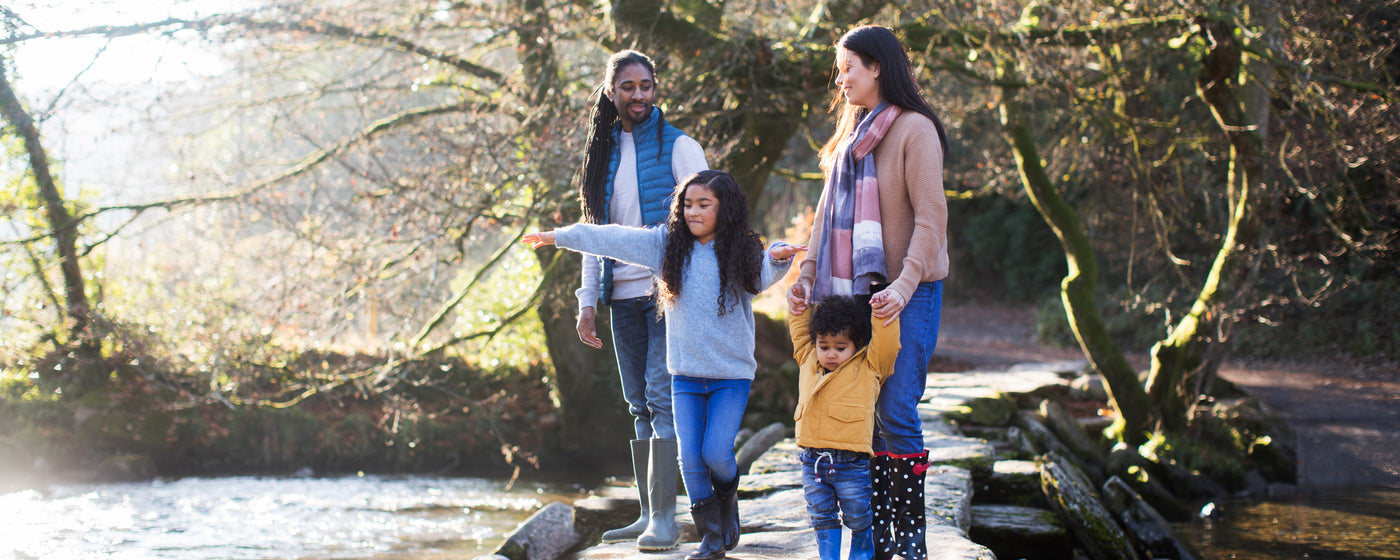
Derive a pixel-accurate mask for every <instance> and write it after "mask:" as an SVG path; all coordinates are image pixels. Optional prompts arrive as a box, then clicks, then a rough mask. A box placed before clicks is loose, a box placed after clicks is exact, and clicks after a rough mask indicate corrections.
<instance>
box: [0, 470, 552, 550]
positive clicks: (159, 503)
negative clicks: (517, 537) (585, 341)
mask: <svg viewBox="0 0 1400 560" xmlns="http://www.w3.org/2000/svg"><path fill="white" fill-rule="evenodd" d="M504 488H505V484H504V483H503V482H501V481H494V480H484V479H471V478H428V477H377V476H363V477H345V478H251V477H231V478H189V479H182V480H176V481H168V482H161V481H156V482H148V483H133V484H101V485H97V484H93V485H55V486H52V487H49V488H48V489H46V490H45V491H43V492H40V491H34V490H26V491H21V492H14V493H11V494H4V495H0V558H5V557H8V556H9V555H13V556H14V557H16V558H21V559H26V558H44V559H49V558H53V559H61V558H95V557H104V558H117V559H126V558H130V559H137V558H142V559H144V558H179V559H181V560H185V559H216V558H217V559H222V558H230V559H234V558H237V559H267V560H274V559H291V558H307V559H321V558H374V559H378V560H388V559H397V558H415V559H438V560H448V559H471V558H475V557H477V556H479V555H482V554H486V553H489V552H490V550H489V549H491V548H494V547H495V546H496V545H497V544H499V542H500V540H501V538H502V536H504V535H505V533H508V532H510V530H511V529H514V528H515V526H516V524H518V523H519V522H520V521H522V520H524V519H525V518H526V517H528V516H529V515H530V514H531V513H532V512H534V510H535V509H538V508H539V507H540V506H542V505H544V504H546V503H549V502H551V501H556V500H562V501H571V500H572V498H574V497H575V495H573V494H576V492H572V493H571V491H569V490H567V489H564V490H563V491H562V492H560V491H559V490H558V489H555V488H550V487H546V486H543V485H530V484H524V483H517V484H516V486H515V488H514V489H513V490H511V491H506V490H505V489H504Z"/></svg>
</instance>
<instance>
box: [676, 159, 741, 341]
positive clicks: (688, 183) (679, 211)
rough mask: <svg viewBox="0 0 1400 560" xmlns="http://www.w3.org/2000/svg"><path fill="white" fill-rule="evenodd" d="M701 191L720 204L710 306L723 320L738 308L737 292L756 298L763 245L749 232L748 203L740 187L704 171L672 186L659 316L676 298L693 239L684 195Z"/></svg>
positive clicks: (725, 176) (722, 174)
mask: <svg viewBox="0 0 1400 560" xmlns="http://www.w3.org/2000/svg"><path fill="white" fill-rule="evenodd" d="M693 186H700V187H704V188H706V189H709V190H710V192H711V193H713V194H714V195H715V198H716V199H718V200H719V209H718V211H717V213H716V220H715V239H714V244H715V260H716V261H717V262H718V263H719V297H718V298H716V300H715V304H716V305H717V306H718V307H719V314H720V315H724V314H725V313H726V312H728V311H729V310H730V308H731V307H733V306H734V305H735V304H737V303H739V301H740V300H739V290H743V291H745V292H748V293H750V294H754V295H758V292H759V277H760V276H761V275H762V273H763V260H762V259H763V258H764V255H763V253H764V251H763V240H762V239H760V238H759V236H758V232H756V231H754V230H753V229H752V228H750V227H749V201H748V199H746V198H745V197H744V190H743V189H741V188H739V182H738V181H736V180H734V177H733V176H731V175H730V174H728V173H725V172H723V171H715V170H706V171H701V172H699V173H695V174H693V175H691V176H689V177H686V178H685V179H684V180H682V181H681V182H680V184H679V185H677V186H676V192H675V194H674V195H673V196H672V200H671V214H670V215H669V216H667V218H666V227H667V228H668V232H667V234H666V256H665V257H664V258H663V259H662V261H661V282H659V288H660V289H659V290H658V292H659V293H660V301H661V303H662V304H663V305H661V306H658V308H657V309H658V311H659V310H660V309H662V308H665V307H670V306H671V304H672V303H674V302H675V301H676V298H678V297H680V295H681V289H682V286H681V276H682V273H683V272H684V271H685V267H686V265H689V264H690V253H691V250H692V249H694V248H695V239H696V238H695V234H693V233H690V227H689V226H688V225H686V222H685V193H686V190H687V189H689V188H691V187H693Z"/></svg>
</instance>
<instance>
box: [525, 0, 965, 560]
mask: <svg viewBox="0 0 1400 560" xmlns="http://www.w3.org/2000/svg"><path fill="white" fill-rule="evenodd" d="M835 61H836V70H837V75H836V85H837V86H838V88H839V92H838V93H837V96H836V97H835V98H834V99H833V101H832V108H833V109H834V110H837V111H838V113H839V117H838V119H837V122H836V129H835V132H834V133H833V134H832V136H831V138H830V140H828V141H827V143H826V145H825V146H823V147H822V149H821V151H820V153H819V155H820V162H821V169H822V171H823V174H824V176H825V179H826V180H825V186H824V189H823V191H822V195H821V201H820V202H819V203H818V211H817V215H816V218H815V222H814V224H813V228H812V235H811V238H810V239H809V240H807V242H806V243H787V242H783V241H777V242H774V243H772V244H770V245H768V246H767V247H765V246H764V244H763V241H762V240H761V239H760V237H759V234H758V233H757V232H755V231H754V230H753V228H752V226H751V224H750V220H749V207H748V202H747V200H746V199H745V195H744V191H743V189H742V188H741V187H740V185H739V184H738V182H737V181H735V179H734V177H732V176H731V175H729V174H728V173H725V172H723V171H715V170H710V169H709V168H708V165H707V163H706V161H705V153H704V150H703V149H702V148H701V147H700V145H699V144H698V143H697V142H696V141H695V140H693V139H691V138H690V137H689V136H687V135H686V134H685V133H683V132H681V131H680V130H678V129H676V128H675V127H674V126H672V125H671V124H670V123H668V122H667V121H666V118H665V115H663V114H662V111H661V109H660V108H658V107H656V106H655V102H656V92H657V78H656V70H655V68H654V67H653V65H652V62H651V60H650V59H649V58H648V57H647V56H646V55H643V54H641V53H639V52H636V51H623V52H619V53H617V54H615V55H613V56H612V57H611V58H610V59H609V60H608V66H607V73H606V76H605V78H604V82H603V84H602V86H601V87H600V92H599V95H598V96H597V98H598V100H597V104H596V105H595V106H594V107H593V109H592V112H591V122H590V126H589V132H588V147H587V152H586V154H585V155H584V160H583V168H582V171H581V173H580V174H579V176H580V177H581V180H580V185H579V189H580V193H581V198H582V204H583V216H584V220H585V223H580V224H574V225H570V226H567V227H563V228H560V229H557V230H554V231H549V232H537V233H531V234H527V235H526V236H525V238H524V241H525V242H526V243H529V244H530V245H532V246H534V247H541V246H544V245H557V246H559V247H562V248H565V249H569V250H572V251H577V252H579V253H583V254H584V255H585V257H584V259H583V263H584V266H583V280H582V285H581V287H580V288H579V289H578V291H577V295H578V300H579V311H578V335H579V338H580V339H581V340H582V341H583V342H584V343H586V344H589V345H591V346H593V347H595V348H602V340H601V339H600V338H599V337H598V332H597V328H596V318H597V309H598V306H599V305H600V304H601V305H605V306H606V307H607V308H608V311H609V313H610V324H611V326H612V338H613V341H614V346H615V348H616V353H617V363H618V371H619V373H620V375H621V378H622V390H623V395H624V397H625V399H626V401H627V404H628V407H629V410H630V412H631V414H632V416H633V417H634V419H635V439H633V440H632V441H631V449H632V465H633V471H634V474H635V475H636V480H637V489H638V494H639V497H640V502H641V515H640V516H639V517H638V519H637V520H636V521H635V522H634V523H632V524H630V525H628V526H626V527H621V528H618V529H613V530H611V531H608V532H606V533H604V535H603V541H604V542H626V541H634V542H636V544H637V548H638V549H640V550H646V551H657V550H668V549H671V548H675V547H676V546H678V545H679V543H680V531H679V528H678V527H677V523H676V520H675V508H676V494H677V488H676V473H677V469H679V472H680V474H681V477H680V478H681V480H682V481H683V482H684V484H685V492H686V495H687V496H689V498H690V504H691V505H690V512H691V515H692V517H693V519H694V523H695V528H696V530H697V532H698V533H699V534H700V537H701V540H700V543H699V545H698V547H697V548H696V550H695V551H694V552H692V553H690V554H688V555H687V556H686V559H687V560H715V559H720V558H724V556H725V553H726V551H729V550H733V549H734V548H735V547H736V546H738V544H739V532H740V523H739V511H738V496H737V490H738V485H739V474H740V473H739V470H738V465H737V463H736V461H735V457H734V447H733V445H734V439H735V436H736V435H737V433H738V431H739V428H740V423H741V420H742V418H743V413H744V407H745V406H746V404H747V402H748V396H749V387H750V384H751V383H752V381H753V378H754V372H755V370H756V369H757V364H756V362H755V360H754V345H755V342H754V319H753V307H752V303H753V299H754V297H755V296H756V295H757V294H758V293H759V292H761V291H763V290H764V289H767V288H768V287H769V286H771V285H773V284H774V283H776V282H777V281H778V280H779V279H780V278H782V277H783V276H784V275H785V274H786V273H787V272H788V270H789V268H790V267H791V266H793V261H794V259H795V258H796V256H797V255H798V254H799V253H804V252H805V256H803V257H802V258H801V259H800V260H799V261H798V263H797V266H799V267H800V271H801V273H800V275H799V276H798V279H797V281H796V282H795V283H794V284H793V285H792V287H791V289H790V290H789V291H788V294H787V302H788V311H789V316H790V317H789V320H788V327H789V331H790V333H791V336H792V342H793V346H794V348H795V350H794V353H793V357H794V358H796V360H797V362H798V364H800V366H801V375H800V381H799V387H798V390H799V399H798V404H797V409H796V410H795V411H794V414H793V418H794V420H795V421H796V433H797V443H798V445H799V446H800V447H801V448H802V452H801V455H800V457H801V461H802V466H803V476H802V481H803V490H804V494H805V497H806V502H807V512H808V514H809V516H810V517H811V523H812V528H813V529H814V531H815V534H816V540H817V548H818V550H819V552H820V556H821V559H822V560H840V558H841V551H842V540H843V538H842V535H843V531H842V528H841V527H842V525H843V524H844V525H845V527H846V528H847V529H849V531H850V534H851V542H850V545H849V552H848V557H849V558H850V559H851V560H869V559H872V558H881V559H888V558H893V557H894V556H895V555H898V556H900V557H901V558H904V559H905V560H924V558H925V557H926V556H927V547H926V545H925V542H924V541H925V532H924V527H925V520H924V494H923V492H924V479H925V473H926V471H927V469H928V451H927V450H926V449H925V448H924V440H923V431H922V426H921V425H920V421H919V415H918V411H917V409H916V407H917V405H918V402H919V398H920V396H921V395H922V394H923V390H924V383H925V377H926V375H927V366H928V363H929V360H930V359H931V358H932V354H933V351H934V346H935V343H936V342H937V339H938V322H939V315H940V309H941V305H942V298H943V294H942V280H943V279H944V277H946V276H947V274H948V251H947V236H946V231H947V202H946V199H945V196H944V191H943V158H944V156H945V155H946V153H947V141H946V135H945V134H944V131H943V126H942V124H941V123H940V121H939V119H938V117H937V116H936V115H935V114H934V112H933V110H932V109H931V108H930V107H929V105H928V102H927V101H925V99H924V96H923V93H922V90H921V88H920V87H919V85H918V83H917V82H916V81H915V79H914V76H913V73H912V70H911V66H910V62H909V57H908V55H907V54H906V53H905V50H904V48H903V45H902V44H900V42H899V40H898V39H897V38H896V37H895V35H894V33H893V32H891V31H890V30H889V29H887V28H884V27H878V26H865V27H859V28H856V29H853V30H851V31H850V32H848V33H846V34H845V36H843V37H842V38H841V40H840V41H838V42H837V44H836V58H835Z"/></svg>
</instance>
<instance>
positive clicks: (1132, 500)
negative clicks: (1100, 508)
mask: <svg viewBox="0 0 1400 560" xmlns="http://www.w3.org/2000/svg"><path fill="white" fill-rule="evenodd" d="M1103 498H1104V504H1105V505H1107V506H1108V509H1110V510H1112V511H1113V513H1114V515H1117V516H1118V520H1119V521H1121V522H1122V523H1123V527H1124V528H1125V529H1127V531H1128V532H1129V533H1131V534H1132V535H1133V538H1134V540H1135V541H1136V542H1138V543H1139V544H1141V546H1142V548H1143V550H1142V552H1143V553H1144V554H1145V555H1147V556H1148V557H1150V558H1171V559H1174V560H1195V558H1196V555H1195V554H1193V553H1192V552H1191V551H1190V550H1189V549H1187V548H1186V546H1185V545H1183V544H1182V543H1181V541H1180V540H1179V539H1177V538H1176V534H1175V532H1173V531H1172V526H1171V523H1169V522H1168V521H1167V520H1166V519H1165V518H1164V517H1162V514H1160V513H1158V512H1157V510H1156V508H1153V507H1152V506H1151V505H1150V504H1148V503H1147V501H1146V500H1143V499H1142V496H1139V495H1138V494H1137V492H1134V491H1133V489H1132V488H1131V487H1130V486H1129V485H1128V483H1126V482H1124V481H1123V479H1120V478H1118V477H1116V476H1115V477H1111V478H1109V479H1108V482H1105V483H1104V485H1103Z"/></svg>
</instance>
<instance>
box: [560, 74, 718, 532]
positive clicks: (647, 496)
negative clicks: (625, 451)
mask: <svg viewBox="0 0 1400 560" xmlns="http://www.w3.org/2000/svg"><path fill="white" fill-rule="evenodd" d="M656 90H657V84H656V67H655V66H654V65H653V64H652V61H651V59H650V58H647V56H646V55H644V54H642V53H639V52H637V51H632V50H625V51H620V52H618V53H617V54H614V55H612V56H611V57H610V58H608V65H607V73H606V75H605V76H604V79H603V84H602V85H601V86H599V88H598V92H597V94H596V95H597V101H596V102H595V104H594V106H593V110H592V111H591V114H590V115H589V125H588V147H587V149H586V151H585V153H584V157H583V168H582V169H581V170H580V171H579V174H578V180H579V198H580V200H581V202H582V204H583V215H584V220H586V221H587V222H589V223H594V224H618V225H624V226H633V227H656V226H660V225H662V223H663V222H664V221H665V219H666V216H667V212H668V211H669V210H670V208H671V194H672V191H673V189H674V188H675V186H676V182H677V181H678V180H679V179H681V178H682V177H685V176H687V175H690V174H692V173H695V172H697V171H702V170H704V169H707V168H708V165H706V163H705V152H704V150H702V149H701V148H700V144H698V143H696V142H695V140H693V139H691V138H690V137H689V136H686V135H685V133H683V132H681V131H680V130H679V129H677V128H676V127H674V126H671V123H669V122H667V121H666V117H665V115H663V114H662V112H661V108H659V107H656V106H655V102H656ZM577 295H578V304H579V313H578V335H579V339H581V340H583V342H584V343H585V344H588V345H589V346H592V347H594V348H602V347H603V341H602V340H601V339H599V338H598V331H597V328H596V326H595V318H596V312H595V309H596V308H597V306H599V305H605V306H607V307H608V309H609V311H610V312H611V324H612V335H613V336H612V338H613V348H614V349H615V350H616V352H617V371H618V374H619V376H620V377H621V379H622V395H623V398H625V399H626V400H627V407H628V411H629V412H630V413H631V414H632V417H633V419H634V422H633V423H634V428H635V439H633V440H632V443H631V447H632V470H633V474H634V475H635V476H636V479H637V493H638V497H639V498H640V502H641V508H640V509H641V514H640V515H639V516H638V517H637V520H636V521H634V522H633V523H632V524H630V525H627V526H625V527H621V528H617V529H613V530H610V531H606V532H604V533H603V537H602V540H603V542H609V543H611V542H624V541H635V542H636V543H637V548H639V549H641V550H650V551H655V550H666V549H670V548H674V547H675V546H676V545H677V544H678V543H679V542H680V530H679V528H678V527H677V526H676V522H675V511H676V477H675V474H674V473H675V472H676V464H677V460H678V450H677V447H676V430H675V422H674V419H673V413H672V407H671V375H670V374H669V373H667V372H666V324H665V323H664V322H662V320H661V317H660V314H658V313H657V307H656V294H654V293H652V281H651V274H650V273H649V272H648V271H647V270H646V269H644V268H642V267H638V266H635V265H631V264H627V263H623V262H616V261H613V260H611V259H606V258H600V257H592V256H586V257H584V259H583V283H582V286H580V287H579V289H578V292H577ZM653 474H654V476H653Z"/></svg>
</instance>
